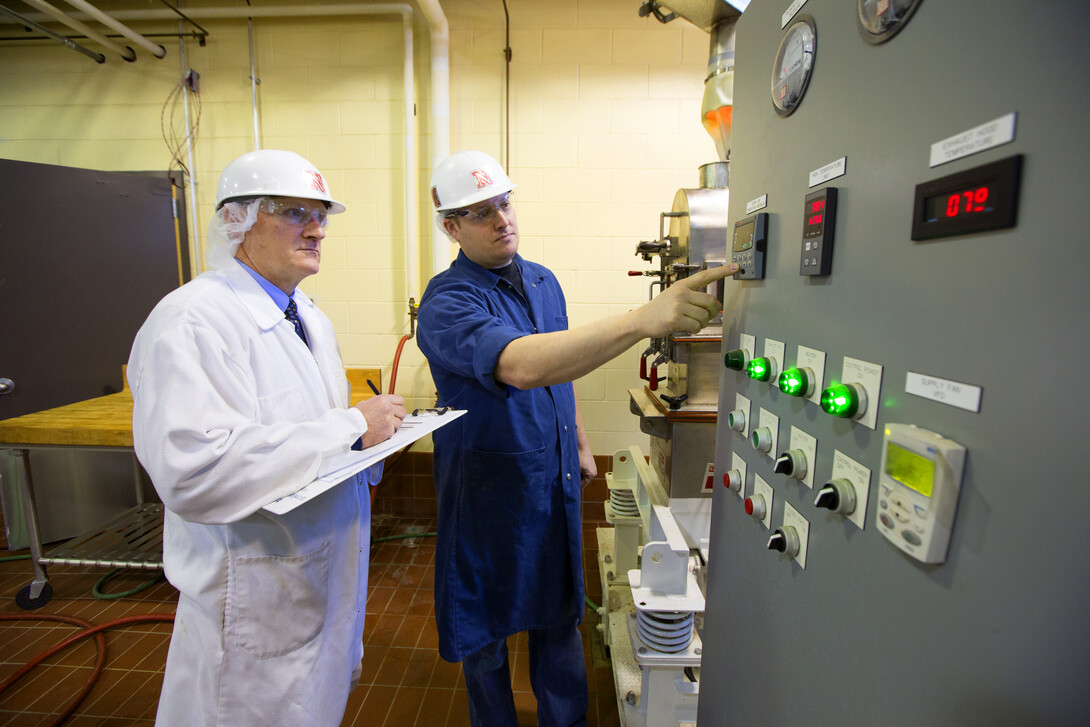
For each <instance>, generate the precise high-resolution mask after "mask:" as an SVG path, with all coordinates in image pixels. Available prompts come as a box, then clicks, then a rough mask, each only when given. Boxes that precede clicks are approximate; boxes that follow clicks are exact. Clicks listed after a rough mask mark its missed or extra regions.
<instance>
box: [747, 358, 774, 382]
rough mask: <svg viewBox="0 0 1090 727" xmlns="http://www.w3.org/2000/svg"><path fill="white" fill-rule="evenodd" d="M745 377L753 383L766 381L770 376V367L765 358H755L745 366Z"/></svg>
mask: <svg viewBox="0 0 1090 727" xmlns="http://www.w3.org/2000/svg"><path fill="white" fill-rule="evenodd" d="M746 375H747V376H749V378H751V379H753V380H754V381H768V379H769V377H770V376H771V375H772V367H771V366H770V365H769V363H768V359H767V358H755V359H753V360H752V361H750V362H749V365H748V366H746Z"/></svg>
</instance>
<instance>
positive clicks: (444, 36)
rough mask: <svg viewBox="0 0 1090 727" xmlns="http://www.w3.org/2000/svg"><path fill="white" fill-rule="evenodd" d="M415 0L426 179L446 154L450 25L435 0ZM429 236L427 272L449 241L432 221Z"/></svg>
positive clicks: (442, 258)
mask: <svg viewBox="0 0 1090 727" xmlns="http://www.w3.org/2000/svg"><path fill="white" fill-rule="evenodd" d="M417 2H418V3H419V4H420V11H421V12H422V13H424V17H425V18H426V19H427V21H428V29H429V39H430V40H431V113H430V114H429V115H428V117H429V118H428V123H429V124H430V127H431V138H432V163H431V167H430V168H429V172H428V178H429V179H430V178H431V172H430V169H435V167H436V165H438V164H439V162H441V161H443V160H444V159H446V158H447V157H448V156H449V155H450V28H449V26H448V25H447V18H446V16H445V15H444V14H443V9H442V8H441V7H439V0H417ZM428 202H429V204H430V202H431V200H430V198H429V200H428ZM429 211H430V208H429ZM428 217H429V218H430V217H431V215H430V214H429V215H428ZM431 240H432V242H431V249H432V270H431V272H432V275H435V274H437V273H441V272H443V271H444V270H446V269H447V268H448V267H450V241H449V240H448V239H447V236H446V235H444V234H443V233H442V232H440V231H439V228H438V227H437V226H436V225H432V226H431Z"/></svg>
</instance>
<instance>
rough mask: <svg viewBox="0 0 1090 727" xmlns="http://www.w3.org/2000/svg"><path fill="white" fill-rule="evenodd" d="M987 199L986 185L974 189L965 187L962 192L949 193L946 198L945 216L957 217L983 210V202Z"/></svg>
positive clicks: (984, 207)
mask: <svg viewBox="0 0 1090 727" xmlns="http://www.w3.org/2000/svg"><path fill="white" fill-rule="evenodd" d="M987 201H988V188H987V187H977V188H976V189H967V190H965V191H964V192H957V193H955V194H951V195H950V196H948V197H947V198H946V216H947V217H957V216H958V215H967V214H971V213H973V212H983V211H984V210H985V209H987V207H986V206H985V204H984V203H985V202H987Z"/></svg>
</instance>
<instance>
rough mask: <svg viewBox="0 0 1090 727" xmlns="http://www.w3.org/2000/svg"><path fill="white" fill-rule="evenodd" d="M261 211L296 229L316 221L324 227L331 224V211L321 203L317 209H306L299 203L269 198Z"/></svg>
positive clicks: (262, 205)
mask: <svg viewBox="0 0 1090 727" xmlns="http://www.w3.org/2000/svg"><path fill="white" fill-rule="evenodd" d="M261 209H262V210H263V211H264V212H267V213H269V214H270V215H276V216H277V217H279V218H280V219H281V220H283V221H284V222H287V223H288V224H289V225H295V226H296V227H303V226H304V225H308V224H310V221H311V220H314V221H315V222H317V223H318V224H319V225H321V226H322V227H325V226H326V225H328V224H329V210H327V209H326V208H325V205H322V204H320V203H319V206H317V207H306V206H304V205H301V204H299V203H298V202H293V201H290V200H284V199H276V198H275V197H268V198H266V199H265V201H264V202H263V203H262V204H261Z"/></svg>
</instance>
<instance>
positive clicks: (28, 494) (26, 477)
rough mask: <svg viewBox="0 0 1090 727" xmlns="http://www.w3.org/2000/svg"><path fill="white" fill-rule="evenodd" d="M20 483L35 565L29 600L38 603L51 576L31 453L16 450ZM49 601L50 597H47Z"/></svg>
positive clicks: (31, 555) (31, 553) (31, 559)
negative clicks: (44, 551) (45, 556)
mask: <svg viewBox="0 0 1090 727" xmlns="http://www.w3.org/2000/svg"><path fill="white" fill-rule="evenodd" d="M15 459H16V460H17V462H18V470H19V483H20V488H21V494H22V498H23V517H24V519H25V520H26V530H27V540H28V541H30V542H29V546H30V562H31V563H32V564H33V565H34V580H33V581H32V582H31V583H30V586H29V589H30V590H29V598H30V600H31V601H36V600H37V599H38V598H39V597H40V596H41V595H42V592H43V591H44V590H45V589H46V588H48V586H49V575H48V574H47V573H46V570H45V564H43V563H42V562H41V560H42V538H41V532H40V531H39V530H38V508H37V507H36V506H35V504H34V482H33V480H31V477H30V451H29V450H26V449H16V450H15ZM47 599H48V597H47Z"/></svg>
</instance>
